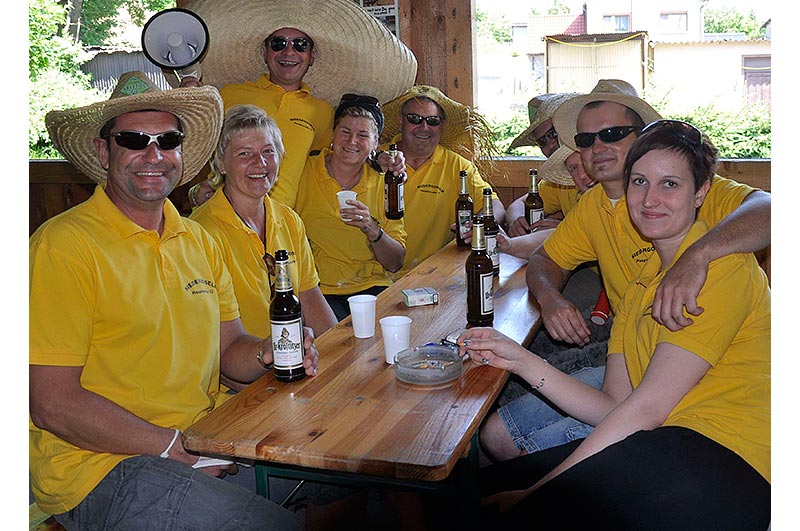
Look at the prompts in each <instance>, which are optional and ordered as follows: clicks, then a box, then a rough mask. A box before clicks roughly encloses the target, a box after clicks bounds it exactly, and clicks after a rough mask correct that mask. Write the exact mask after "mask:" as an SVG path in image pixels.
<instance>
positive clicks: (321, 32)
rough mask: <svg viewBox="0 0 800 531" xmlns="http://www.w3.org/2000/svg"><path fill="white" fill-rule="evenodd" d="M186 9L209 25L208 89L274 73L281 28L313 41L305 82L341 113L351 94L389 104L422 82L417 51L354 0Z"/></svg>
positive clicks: (212, 2) (206, 2)
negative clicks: (272, 43) (268, 44)
mask: <svg viewBox="0 0 800 531" xmlns="http://www.w3.org/2000/svg"><path fill="white" fill-rule="evenodd" d="M185 7H186V9H188V10H190V11H193V12H194V13H196V14H197V15H199V16H200V17H201V18H202V19H203V21H204V22H205V23H206V25H207V27H208V32H209V46H208V51H207V52H206V56H205V58H204V59H203V61H202V63H201V65H202V72H203V83H204V84H209V85H213V86H215V87H217V88H221V87H222V86H223V85H227V84H230V83H244V82H247V81H255V80H256V79H257V78H258V76H259V75H261V74H262V73H265V72H267V64H266V62H265V61H264V52H263V44H264V40H265V39H266V38H267V37H268V36H269V35H270V34H272V33H273V32H275V31H276V30H278V29H281V28H294V29H297V30H300V31H302V32H303V33H305V34H306V35H308V36H309V37H310V38H311V39H312V40H313V41H314V50H315V53H316V59H315V61H314V64H313V65H312V66H311V67H310V68H309V69H308V73H307V74H306V75H305V77H304V79H303V81H304V82H306V83H308V85H309V88H310V89H311V94H312V95H313V96H314V97H317V98H320V99H323V100H326V101H328V102H329V103H330V104H331V105H332V106H334V107H335V106H336V104H337V103H338V102H339V98H340V97H341V96H342V94H346V93H355V94H370V95H372V96H375V97H376V98H378V99H379V100H380V101H381V102H386V101H389V100H391V99H392V98H395V97H397V96H398V95H400V94H402V93H403V91H405V90H406V89H408V88H409V87H410V86H412V85H413V84H414V79H415V78H416V76H417V60H416V58H415V57H414V54H413V53H412V52H411V50H409V49H408V48H407V47H406V46H405V45H404V44H403V43H402V42H400V41H399V40H398V39H397V38H396V37H395V36H394V35H393V34H392V33H391V32H390V31H389V30H388V29H387V28H386V27H385V26H384V25H383V24H382V23H380V22H379V21H378V20H377V19H376V18H375V17H373V16H372V15H370V14H369V13H367V12H366V11H364V10H363V9H362V8H361V7H359V6H358V5H357V4H356V3H355V2H353V1H352V0H325V1H324V2H323V1H319V0H195V1H194V2H191V3H189V4H187V5H186V6H185Z"/></svg>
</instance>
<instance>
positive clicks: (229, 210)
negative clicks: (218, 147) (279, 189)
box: [189, 190, 319, 337]
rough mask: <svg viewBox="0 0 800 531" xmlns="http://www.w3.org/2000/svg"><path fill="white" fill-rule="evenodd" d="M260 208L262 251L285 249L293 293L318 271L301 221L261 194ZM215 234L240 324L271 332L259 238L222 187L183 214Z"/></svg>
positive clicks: (257, 332)
mask: <svg viewBox="0 0 800 531" xmlns="http://www.w3.org/2000/svg"><path fill="white" fill-rule="evenodd" d="M264 207H265V209H266V218H267V222H266V233H267V234H266V242H267V244H266V251H267V252H269V253H270V254H271V255H272V256H273V257H274V256H275V251H277V250H278V249H286V251H287V252H288V253H289V276H290V277H291V279H292V286H293V287H294V292H295V294H300V292H303V291H308V290H310V289H314V288H316V287H317V285H318V284H319V277H318V276H317V270H316V267H315V266H314V256H313V255H312V254H311V247H309V245H308V239H307V238H306V229H305V227H304V226H303V221H302V220H301V219H300V216H298V215H297V214H296V213H295V212H294V211H293V210H292V209H290V208H289V207H287V206H286V205H284V204H282V203H279V202H277V201H275V200H274V199H271V198H270V197H269V196H265V197H264ZM189 217H190V218H191V219H193V220H195V221H197V222H198V223H199V224H200V225H202V226H203V227H204V228H205V229H206V230H207V231H208V232H209V234H211V236H212V237H213V238H214V239H215V240H216V242H217V244H218V245H219V247H220V249H221V250H222V255H223V257H224V259H225V264H226V265H227V266H228V270H229V271H230V274H231V277H232V278H233V289H234V292H235V293H236V300H237V301H239V311H240V313H241V315H242V324H243V325H244V330H245V332H247V333H248V334H251V335H254V336H257V337H267V336H269V335H271V331H270V325H269V305H270V298H271V296H272V295H271V293H270V278H269V273H268V272H267V266H266V265H265V264H264V260H263V257H264V251H265V249H264V247H265V246H264V244H263V243H261V238H260V237H259V235H258V234H256V233H255V232H254V231H253V229H251V228H250V227H248V226H247V224H246V223H244V222H243V221H242V218H240V217H239V215H238V214H236V211H235V210H234V209H233V207H232V206H231V204H230V203H229V202H228V198H227V197H225V194H224V193H223V191H222V190H217V192H216V193H215V194H214V196H213V197H212V198H211V199H209V200H208V202H206V203H204V204H202V205H200V206H199V207H198V208H196V209H195V210H194V212H192V215H191V216H189Z"/></svg>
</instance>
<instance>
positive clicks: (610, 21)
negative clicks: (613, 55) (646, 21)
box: [603, 15, 631, 33]
mask: <svg viewBox="0 0 800 531" xmlns="http://www.w3.org/2000/svg"><path fill="white" fill-rule="evenodd" d="M630 28H631V16H630V15H603V32H604V33H616V32H625V31H630V30H631V29H630Z"/></svg>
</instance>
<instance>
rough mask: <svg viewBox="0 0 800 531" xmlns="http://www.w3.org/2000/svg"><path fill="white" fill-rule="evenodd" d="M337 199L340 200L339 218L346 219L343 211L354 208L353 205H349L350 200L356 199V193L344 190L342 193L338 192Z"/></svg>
mask: <svg viewBox="0 0 800 531" xmlns="http://www.w3.org/2000/svg"><path fill="white" fill-rule="evenodd" d="M336 198H337V199H338V200H339V217H340V218H342V219H344V217H343V216H342V209H343V208H353V205H348V204H347V200H348V199H353V200H354V199H355V198H356V193H355V192H354V191H352V190H342V191H341V192H336Z"/></svg>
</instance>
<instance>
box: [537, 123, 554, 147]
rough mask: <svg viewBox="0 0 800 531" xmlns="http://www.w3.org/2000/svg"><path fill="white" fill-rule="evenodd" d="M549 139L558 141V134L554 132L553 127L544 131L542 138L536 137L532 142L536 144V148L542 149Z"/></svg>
mask: <svg viewBox="0 0 800 531" xmlns="http://www.w3.org/2000/svg"><path fill="white" fill-rule="evenodd" d="M550 138H552V139H554V140H555V139H558V133H557V132H556V128H555V127H550V129H548V130H547V131H545V132H544V134H543V135H542V136H540V137H537V138H536V140H534V142H536V145H537V146H539V147H544V146H545V144H547V140H548V139H550Z"/></svg>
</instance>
